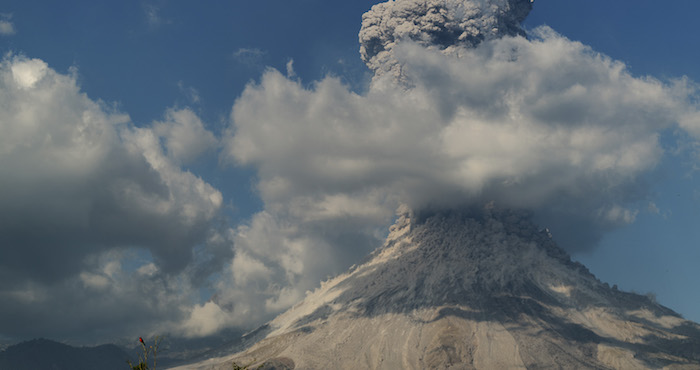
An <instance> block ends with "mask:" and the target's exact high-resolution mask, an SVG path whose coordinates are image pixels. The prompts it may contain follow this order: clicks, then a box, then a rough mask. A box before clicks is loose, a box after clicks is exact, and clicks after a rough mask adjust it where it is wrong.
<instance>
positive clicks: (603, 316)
mask: <svg viewBox="0 0 700 370" xmlns="http://www.w3.org/2000/svg"><path fill="white" fill-rule="evenodd" d="M255 340H257V341H258V342H257V343H255V344H253V345H252V346H249V348H247V349H246V350H245V351H244V352H241V353H238V354H235V355H232V356H231V355H229V356H225V357H219V358H214V359H210V360H207V361H203V362H200V363H197V364H191V365H186V366H183V367H181V368H180V369H228V368H230V367H231V365H232V363H234V362H235V363H237V364H239V365H242V364H250V365H252V366H253V367H255V366H258V365H263V364H264V366H265V367H263V368H265V369H295V368H299V369H355V368H362V369H446V368H450V369H514V368H522V369H524V368H528V369H530V368H564V369H571V368H577V369H610V368H614V369H660V368H669V369H670V368H674V369H700V325H698V324H696V323H694V322H690V321H687V320H684V319H683V318H682V317H680V316H679V315H678V314H676V313H675V312H673V311H672V310H670V309H668V308H666V307H663V306H661V305H659V304H658V303H656V302H655V301H654V300H653V299H652V298H650V297H648V296H642V295H638V294H633V293H626V292H622V291H619V290H617V288H616V287H613V288H611V287H609V286H608V285H607V284H603V283H601V282H600V281H599V280H597V279H596V278H595V277H594V276H593V275H592V274H590V273H589V272H588V270H587V269H586V268H585V267H584V266H583V265H581V264H579V263H575V262H572V261H571V259H570V258H569V256H568V255H567V254H566V252H564V251H563V250H562V249H561V248H559V247H557V246H556V245H555V243H554V242H553V241H552V239H551V235H549V232H548V231H547V230H546V229H544V230H543V229H538V228H537V227H536V226H535V225H534V224H533V223H532V222H531V220H530V218H529V216H528V215H526V214H521V213H516V212H511V211H504V210H497V209H493V208H491V207H490V206H488V207H487V208H485V209H472V210H462V211H458V212H448V213H437V214H423V215H414V214H413V213H412V212H410V211H409V210H408V209H407V208H403V209H402V211H401V213H400V215H399V218H398V220H397V221H396V223H395V224H394V226H392V228H391V232H390V234H389V236H388V237H387V240H386V242H385V244H384V246H383V247H381V248H379V249H378V250H376V251H375V252H374V253H372V255H371V256H370V257H369V258H368V260H367V261H366V262H364V263H362V264H360V265H358V266H355V267H353V268H351V269H350V271H348V272H347V273H345V274H342V275H340V276H338V277H335V278H333V279H331V280H329V281H326V282H325V283H323V284H322V285H321V288H319V289H317V290H316V291H314V292H312V293H309V294H308V295H307V297H306V298H305V299H304V300H303V301H302V302H301V303H299V304H297V305H295V306H294V307H293V308H291V309H290V310H288V311H287V312H285V313H283V314H281V315H280V316H278V317H277V318H275V319H274V320H272V321H271V322H270V323H268V324H267V325H265V326H263V327H262V328H260V329H259V330H257V331H256V332H254V334H251V335H249V338H247V341H248V343H251V342H254V341H255Z"/></svg>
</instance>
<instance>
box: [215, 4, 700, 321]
mask: <svg viewBox="0 0 700 370" xmlns="http://www.w3.org/2000/svg"><path fill="white" fill-rule="evenodd" d="M530 7H531V2H530V1H529V0H525V1H521V0H517V1H516V0H513V1H505V0H494V1H487V0H484V1H475V0H474V1H450V0H428V1H425V0H423V1H419V0H398V1H390V2H387V3H383V4H379V5H376V6H375V7H373V8H372V10H371V11H370V12H368V13H367V14H365V16H364V17H363V27H362V31H361V32H360V40H361V43H362V48H361V53H362V58H363V59H364V60H365V61H366V62H367V64H368V66H369V67H370V68H371V69H372V70H374V71H375V73H376V75H375V78H374V80H373V81H372V84H371V85H370V87H369V89H368V91H366V92H364V93H356V92H353V91H351V90H350V89H349V88H348V87H346V86H344V85H343V84H342V83H341V82H340V81H339V80H338V79H335V78H331V77H329V78H325V79H323V80H321V81H318V82H316V83H315V84H313V85H311V86H310V87H307V86H304V85H302V84H301V83H300V82H299V81H297V80H294V79H290V78H288V77H285V76H283V75H282V74H281V73H279V72H277V71H274V70H271V71H268V72H267V73H265V74H264V75H263V77H262V79H261V81H260V82H259V83H258V84H251V85H249V86H248V87H247V89H246V90H245V91H244V93H243V94H242V96H241V97H240V98H239V99H238V100H237V101H236V103H235V105H234V107H233V112H232V127H231V128H230V130H229V132H228V136H227V137H226V138H225V139H224V140H225V142H226V143H225V153H224V156H225V157H226V159H228V160H231V161H234V162H236V163H238V164H241V165H246V166H251V167H253V168H255V169H257V173H258V184H257V189H258V191H259V194H260V196H261V198H262V200H263V201H264V204H265V210H264V211H263V212H261V213H260V214H258V215H256V216H255V217H254V218H253V220H252V221H251V223H250V224H249V225H247V226H243V227H241V228H240V229H239V230H238V233H237V236H236V250H237V255H236V257H235V258H234V262H233V265H232V273H231V274H230V275H229V276H230V281H228V282H227V283H226V284H225V286H226V287H228V288H226V289H224V290H223V291H222V293H221V294H220V295H219V299H220V301H219V302H220V303H221V304H222V305H229V306H235V305H239V306H241V307H239V308H238V312H250V313H254V314H256V315H262V316H264V315H266V314H268V315H269V314H271V313H274V312H276V311H277V310H279V309H280V308H281V307H284V306H285V304H286V305H288V304H290V303H291V302H293V301H294V299H297V298H298V297H301V296H302V295H303V292H304V291H305V290H306V289H308V288H310V287H313V286H314V284H315V282H316V281H317V279H318V278H319V277H321V278H323V277H325V276H327V275H329V274H333V273H338V272H340V271H342V268H343V267H344V264H348V261H357V260H359V258H360V256H362V255H364V254H366V253H367V252H368V250H369V249H371V248H372V247H373V246H376V245H378V244H379V243H380V240H381V239H382V237H383V236H384V235H385V234H384V233H383V230H385V229H383V228H384V227H386V226H387V224H388V223H389V222H390V220H391V218H392V214H393V211H394V210H395V209H396V207H398V206H399V205H400V204H407V205H409V206H410V207H412V208H414V209H432V208H445V207H461V206H475V205H482V206H483V205H484V204H487V203H491V202H493V204H495V205H496V206H498V207H507V208H518V209H524V210H528V211H530V212H532V213H533V214H534V215H535V217H537V219H538V220H540V222H541V223H542V224H543V225H544V226H549V227H550V228H551V229H552V231H553V233H554V235H555V238H557V239H558V240H559V241H560V242H561V244H562V246H563V247H565V248H567V249H569V250H580V249H585V248H591V247H593V246H594V245H595V243H596V242H597V240H598V238H599V237H600V235H602V233H604V232H606V231H608V230H611V229H613V228H616V227H619V226H621V225H626V224H629V223H631V222H634V220H635V217H636V216H637V214H638V212H640V210H644V209H647V208H648V206H649V201H648V198H647V197H648V190H647V188H646V186H645V185H644V183H645V181H644V179H645V176H647V175H648V174H649V173H650V172H651V171H653V170H654V169H655V167H656V165H657V164H658V163H659V162H660V160H661V159H662V158H663V156H664V153H665V151H664V149H663V148H662V145H661V144H660V139H659V138H660V135H661V134H662V133H664V132H669V131H672V130H674V129H678V128H682V129H685V130H686V131H688V132H690V133H693V132H697V127H698V122H700V112H699V109H698V108H699V107H698V105H697V103H696V102H697V100H696V99H694V96H695V94H696V92H695V90H694V87H693V84H692V83H690V82H688V81H686V80H677V81H670V82H663V81H659V80H657V79H654V78H651V77H641V78H640V77H635V76H633V75H632V74H631V73H630V72H629V71H628V70H627V69H626V66H625V65H624V64H623V63H621V62H619V61H615V60H612V59H610V58H609V57H607V56H605V55H602V54H600V53H597V52H595V51H594V50H592V49H591V48H589V47H587V46H585V45H583V44H581V43H579V42H575V41H571V40H568V39H567V38H565V37H563V36H561V35H559V34H557V33H556V32H555V31H553V30H552V29H550V28H547V27H542V28H538V29H536V30H534V31H533V32H531V33H530V34H528V35H527V37H525V36H524V31H523V30H522V29H521V28H520V26H519V23H520V21H522V20H523V19H524V17H525V16H526V15H527V13H528V11H529V10H530ZM567 236H569V237H568V238H567ZM250 287H257V292H260V291H262V292H263V294H262V295H263V296H264V298H263V299H261V298H260V297H261V295H260V294H259V293H250V292H251V289H250ZM243 306H244V307H243Z"/></svg>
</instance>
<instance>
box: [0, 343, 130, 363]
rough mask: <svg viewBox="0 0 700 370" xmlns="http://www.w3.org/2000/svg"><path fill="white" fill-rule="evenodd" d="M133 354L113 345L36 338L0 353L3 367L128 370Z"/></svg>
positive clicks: (0, 361)
mask: <svg viewBox="0 0 700 370" xmlns="http://www.w3.org/2000/svg"><path fill="white" fill-rule="evenodd" d="M128 359H129V355H128V354H127V353H126V352H124V350H122V349H121V348H119V347H117V346H116V345H113V344H105V345H101V346H97V347H72V346H69V345H67V344H62V343H58V342H54V341H52V340H48V339H33V340H30V341H27V342H22V343H19V344H15V345H13V346H9V347H7V348H6V349H5V350H4V351H2V352H0V369H2V370H125V369H128V368H129V367H128V364H127V360H128Z"/></svg>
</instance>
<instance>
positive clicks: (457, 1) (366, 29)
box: [360, 0, 532, 80]
mask: <svg viewBox="0 0 700 370" xmlns="http://www.w3.org/2000/svg"><path fill="white" fill-rule="evenodd" d="M531 9H532V0H476V1H475V0H447V1H446V0H403V1H388V2H385V3H381V4H377V5H375V6H373V7H372V9H371V10H370V11H368V12H367V13H365V14H364V15H363V16H362V29H360V55H361V56H362V60H363V61H364V62H365V63H366V64H367V66H368V67H369V68H370V69H371V70H373V71H374V73H375V76H381V75H384V74H387V73H388V74H390V75H392V76H393V77H395V78H398V79H401V80H403V79H404V78H405V76H403V75H402V73H401V63H399V61H398V60H397V59H396V56H395V55H394V47H395V46H396V45H397V44H398V43H401V42H403V41H414V42H416V43H418V44H419V45H421V46H423V47H426V48H429V49H437V50H441V51H442V52H443V53H446V54H449V53H453V52H455V51H456V50H457V49H458V48H464V47H467V48H468V47H474V46H476V45H478V44H479V43H481V42H482V41H484V40H492V39H495V38H500V37H503V36H516V35H521V36H524V35H525V32H524V31H523V30H522V29H521V28H520V23H521V22H522V21H523V20H524V19H525V17H526V16H527V15H528V13H529V12H530V10H531Z"/></svg>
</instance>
